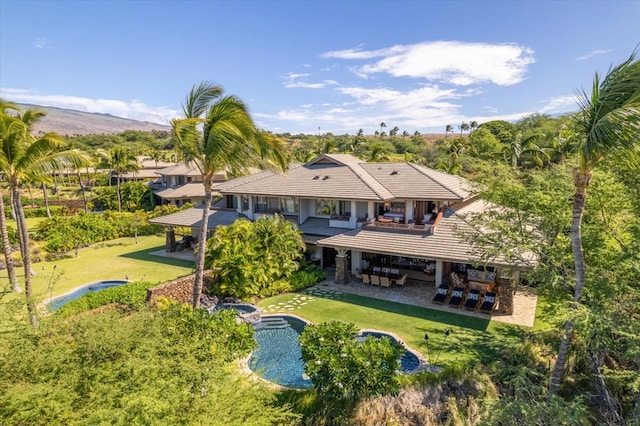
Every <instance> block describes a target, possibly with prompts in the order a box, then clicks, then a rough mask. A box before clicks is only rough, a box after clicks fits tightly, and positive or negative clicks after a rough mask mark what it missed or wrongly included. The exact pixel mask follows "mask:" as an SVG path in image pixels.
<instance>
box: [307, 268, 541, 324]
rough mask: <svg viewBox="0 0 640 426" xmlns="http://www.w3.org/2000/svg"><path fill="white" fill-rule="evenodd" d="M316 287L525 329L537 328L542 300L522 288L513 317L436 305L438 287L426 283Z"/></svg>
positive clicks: (354, 281) (327, 284)
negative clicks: (537, 317)
mask: <svg viewBox="0 0 640 426" xmlns="http://www.w3.org/2000/svg"><path fill="white" fill-rule="evenodd" d="M315 287H317V288H321V289H322V288H324V289H329V290H332V291H337V292H342V293H349V294H356V295H359V296H366V297H371V298H374V299H381V300H389V301H392V302H397V303H404V304H406V305H413V306H420V307H423V308H429V309H437V310H439V311H445V312H450V313H452V314H459V315H466V316H470V317H475V318H484V319H487V318H489V319H490V320H491V321H497V322H502V323H506V324H514V325H520V326H525V327H533V322H534V319H535V315H536V304H537V301H538V297H537V296H536V295H535V294H534V293H533V292H531V291H530V290H529V289H528V288H525V287H520V288H518V289H517V291H516V292H515V294H514V296H513V314H512V315H506V314H504V313H501V312H498V311H497V310H496V311H494V312H493V314H491V315H488V314H484V313H481V312H475V311H468V310H466V309H464V307H462V308H456V307H453V306H449V305H447V304H445V305H439V304H437V303H433V301H432V300H433V297H434V296H435V294H436V288H435V286H434V285H433V284H428V283H425V282H422V281H411V280H407V284H405V285H404V286H402V287H397V286H394V287H390V288H383V287H379V286H371V285H365V284H363V283H362V281H360V280H358V279H356V278H352V279H351V281H350V282H349V283H347V284H337V283H336V282H335V281H333V280H325V281H322V282H320V283H319V284H317V285H316V286H315Z"/></svg>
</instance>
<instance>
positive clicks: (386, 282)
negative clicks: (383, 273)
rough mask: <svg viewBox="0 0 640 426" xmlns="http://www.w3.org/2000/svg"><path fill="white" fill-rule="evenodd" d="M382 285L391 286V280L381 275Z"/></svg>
mask: <svg viewBox="0 0 640 426" xmlns="http://www.w3.org/2000/svg"><path fill="white" fill-rule="evenodd" d="M380 287H386V288H389V287H391V280H390V279H389V278H387V277H380Z"/></svg>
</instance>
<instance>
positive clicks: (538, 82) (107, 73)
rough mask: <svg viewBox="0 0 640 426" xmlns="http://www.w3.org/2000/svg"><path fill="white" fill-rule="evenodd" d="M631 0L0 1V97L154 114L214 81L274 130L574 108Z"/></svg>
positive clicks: (630, 32) (353, 128)
mask: <svg viewBox="0 0 640 426" xmlns="http://www.w3.org/2000/svg"><path fill="white" fill-rule="evenodd" d="M639 22H640V1H611V2H605V1H602V2H601V1H590V2H582V1H510V2H508V1H504V2H489V1H483V2H481V1H448V2H439V1H338V0H336V1H319V0H316V1H313V0H308V1H303V0H298V1H260V0H254V1H193V2H188V1H182V2H172V1H137V2H134V1H129V2H128V1H105V2H101V1H73V2H65V1H42V2H35V1H23V0H19V1H16V0H0V96H1V97H2V98H4V99H8V100H11V101H15V102H21V103H33V104H38V105H47V106H56V107H61V108H70V109H76V110H81V111H88V112H102V113H109V114H113V115H116V116H121V117H126V118H132V119H136V120H145V121H152V122H156V123H161V124H168V123H169V120H170V119H171V118H175V117H179V116H180V111H181V109H180V105H181V102H182V100H183V99H184V97H185V95H186V94H187V93H188V91H189V89H190V88H191V87H192V86H193V85H194V84H196V83H199V82H200V81H203V80H209V81H213V82H215V83H217V84H220V85H221V86H223V87H224V88H225V90H226V91H227V92H228V93H229V94H234V95H236V96H238V97H240V98H241V99H242V100H244V101H245V103H247V105H248V106H249V109H250V111H251V114H252V116H253V117H254V119H255V121H256V123H258V125H259V126H260V127H261V128H263V129H265V130H270V131H273V132H290V133H313V134H317V133H318V132H319V131H320V132H321V133H326V132H331V133H334V134H345V133H348V134H355V133H356V132H357V131H358V129H363V130H364V132H365V133H367V134H371V133H373V132H375V131H376V130H380V126H379V124H380V122H385V123H386V124H387V127H388V128H393V127H395V126H397V127H399V128H400V129H401V131H403V130H406V131H408V132H409V133H413V132H414V131H416V130H418V131H420V132H421V133H433V132H438V133H440V132H443V131H444V127H445V125H447V124H452V125H453V126H454V128H457V125H458V124H460V123H461V122H462V121H466V122H469V121H471V120H475V121H477V122H478V123H482V122H486V121H489V120H494V119H505V120H509V121H515V120H517V119H519V118H520V117H523V116H525V115H528V114H531V113H535V112H538V113H546V114H551V115H554V114H559V113H563V112H569V111H573V110H574V109H575V105H576V103H575V94H576V91H577V90H579V89H581V88H585V89H586V90H590V86H591V82H592V80H593V76H594V74H595V72H600V73H606V71H607V70H608V68H609V66H610V65H611V64H617V63H620V62H622V61H623V60H625V59H626V58H627V57H628V56H629V55H630V54H631V52H632V51H633V50H634V48H636V46H637V45H638V43H639V42H640V24H638V23H639Z"/></svg>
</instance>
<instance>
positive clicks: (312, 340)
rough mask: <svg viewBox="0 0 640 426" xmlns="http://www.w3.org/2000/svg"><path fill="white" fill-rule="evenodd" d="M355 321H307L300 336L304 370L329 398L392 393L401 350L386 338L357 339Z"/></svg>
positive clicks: (358, 398) (352, 398)
mask: <svg viewBox="0 0 640 426" xmlns="http://www.w3.org/2000/svg"><path fill="white" fill-rule="evenodd" d="M357 335H358V328H357V327H356V326H355V325H354V324H347V323H343V322H339V321H332V322H330V323H323V324H318V325H314V324H309V325H307V326H306V327H305V329H304V331H303V332H302V334H301V335H300V345H301V346H302V360H303V361H304V366H305V372H306V373H307V375H308V376H309V377H310V378H311V381H312V382H313V385H314V387H315V389H316V391H318V393H320V394H321V395H322V396H324V397H325V398H327V399H328V400H336V401H346V400H350V401H357V400H360V399H362V398H365V397H371V396H376V395H385V394H394V393H397V392H398V390H399V388H400V383H399V381H398V373H397V370H398V368H399V366H400V356H401V355H402V353H403V351H404V349H403V348H402V346H400V345H399V344H398V343H396V342H392V341H390V340H389V339H388V338H381V339H377V338H375V337H373V336H368V337H367V338H366V339H364V340H363V341H361V342H359V341H358V340H356V336H357Z"/></svg>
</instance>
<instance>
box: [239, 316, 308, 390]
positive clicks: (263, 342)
mask: <svg viewBox="0 0 640 426" xmlns="http://www.w3.org/2000/svg"><path fill="white" fill-rule="evenodd" d="M305 325H306V324H305V323H304V322H303V321H301V320H299V319H297V318H293V317H262V321H260V323H258V324H256V325H255V326H254V327H255V329H256V334H255V337H256V341H257V342H258V349H256V350H255V351H253V353H252V354H251V357H250V358H249V368H250V369H251V370H252V371H254V372H256V373H258V375H259V376H260V377H262V378H263V379H266V380H268V381H270V382H273V383H277V384H279V385H282V386H286V387H289V388H296V389H309V388H311V387H312V386H313V383H311V380H310V379H308V378H307V377H306V376H305V375H304V363H303V362H302V349H301V348H300V343H299V342H298V336H300V333H302V330H303V329H304V327H305Z"/></svg>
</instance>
